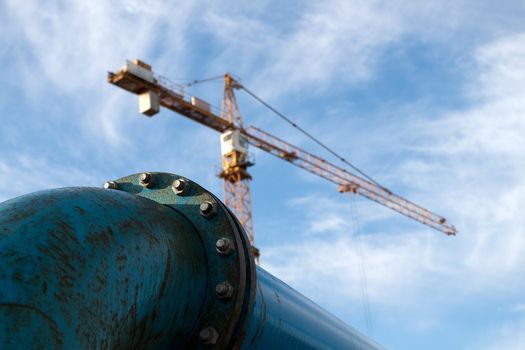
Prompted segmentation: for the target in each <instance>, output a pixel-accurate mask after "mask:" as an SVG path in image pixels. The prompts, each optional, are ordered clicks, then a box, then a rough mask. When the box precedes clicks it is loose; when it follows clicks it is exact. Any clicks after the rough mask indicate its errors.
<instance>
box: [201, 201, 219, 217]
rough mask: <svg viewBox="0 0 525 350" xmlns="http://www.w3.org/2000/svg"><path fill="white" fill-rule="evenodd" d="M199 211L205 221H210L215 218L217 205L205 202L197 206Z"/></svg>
mask: <svg viewBox="0 0 525 350" xmlns="http://www.w3.org/2000/svg"><path fill="white" fill-rule="evenodd" d="M199 210H200V212H201V215H202V216H204V217H205V218H207V219H211V218H212V217H214V216H215V214H217V204H215V203H212V202H210V201H205V202H202V203H201V205H200V206H199Z"/></svg>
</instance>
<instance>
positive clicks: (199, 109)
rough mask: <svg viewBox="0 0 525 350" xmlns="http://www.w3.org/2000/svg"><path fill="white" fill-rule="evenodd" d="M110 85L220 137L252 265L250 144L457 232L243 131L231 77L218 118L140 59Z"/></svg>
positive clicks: (321, 163) (146, 107)
mask: <svg viewBox="0 0 525 350" xmlns="http://www.w3.org/2000/svg"><path fill="white" fill-rule="evenodd" d="M108 82H109V83H111V84H114V85H116V86H118V87H120V88H122V89H124V90H127V91H129V92H131V93H134V94H136V95H138V96H139V108H140V112H141V113H143V114H144V115H146V116H149V117H151V116H153V115H155V114H157V113H158V112H159V110H160V106H163V107H165V108H167V109H169V110H171V111H173V112H176V113H178V114H181V115H183V116H185V117H187V118H189V119H191V120H194V121H196V122H198V123H200V124H202V125H205V126H207V127H209V128H211V129H213V130H216V131H218V132H220V133H221V136H220V137H221V154H222V171H221V172H220V174H219V177H220V178H222V179H223V180H224V181H223V182H224V201H225V204H226V205H227V206H228V207H229V208H230V209H231V210H232V211H233V212H234V213H235V215H236V216H237V218H238V219H239V221H240V223H241V224H242V225H243V227H244V229H245V230H246V233H247V235H248V237H249V240H250V243H251V245H252V249H253V253H254V256H255V258H256V260H258V257H259V250H258V249H257V248H256V247H255V240H254V231H253V220H252V211H251V200H250V180H251V179H252V177H251V176H250V174H249V172H248V168H249V167H250V166H252V165H253V162H252V161H251V160H250V157H249V155H248V145H252V146H255V147H257V148H259V149H261V150H263V151H266V152H268V153H270V154H272V155H274V156H276V157H278V158H280V159H283V160H285V161H287V162H289V163H291V164H293V165H295V166H298V167H300V168H302V169H304V170H306V171H309V172H311V173H313V174H315V175H317V176H320V177H322V178H324V179H326V180H328V181H330V182H332V183H334V184H335V185H337V186H338V190H339V192H341V193H354V194H359V195H362V196H364V197H366V198H368V199H370V200H372V201H374V202H377V203H379V204H381V205H383V206H385V207H387V208H390V209H392V210H394V211H396V212H398V213H400V214H403V215H405V216H407V217H409V218H411V219H413V220H416V221H418V222H420V223H422V224H425V225H427V226H429V227H432V228H433V229H436V230H438V231H440V232H443V233H445V234H447V235H455V234H456V233H457V230H456V228H455V227H454V226H453V225H451V224H450V223H448V222H447V220H446V219H445V218H444V217H442V216H440V215H437V214H435V213H433V212H431V211H429V210H427V209H425V208H423V207H421V206H419V205H417V204H415V203H413V202H411V201H409V200H407V199H405V198H403V197H401V196H398V195H396V194H394V193H392V192H391V191H390V190H388V189H387V188H385V187H383V186H381V185H379V184H378V183H376V182H374V181H370V179H366V178H364V177H361V176H358V175H356V174H354V173H352V172H350V171H348V170H346V169H344V168H342V167H340V166H337V165H334V164H332V163H330V162H328V161H327V160H325V159H323V158H321V157H319V156H316V155H314V154H312V153H309V152H307V151H305V150H302V149H301V148H299V147H297V146H294V145H291V144H290V143H288V142H286V141H284V140H282V139H280V138H278V137H276V136H274V135H271V134H270V133H268V132H266V131H264V130H261V129H259V128H257V127H254V126H248V127H245V126H244V125H243V120H242V117H241V114H240V112H239V107H238V105H237V99H236V97H235V93H234V90H239V89H244V90H246V91H247V92H248V93H249V94H251V95H252V96H254V95H253V93H251V92H250V91H249V90H247V89H245V88H244V86H243V85H242V84H241V83H240V82H239V81H237V80H236V79H234V78H233V77H232V75H231V74H225V75H224V95H223V100H222V106H221V111H220V114H217V113H216V112H214V111H212V108H211V105H210V104H209V103H207V102H206V101H204V100H201V99H199V98H197V97H195V96H191V98H189V99H188V98H187V97H186V96H185V94H184V90H183V86H181V85H177V84H173V83H171V82H170V81H169V80H167V79H165V78H163V77H161V76H157V75H155V74H154V73H153V70H152V67H151V66H150V65H148V64H146V63H144V62H142V61H140V60H133V61H127V62H126V65H125V66H124V67H122V68H121V69H120V70H118V71H117V72H116V73H113V72H109V73H108ZM192 84H193V83H192ZM254 97H256V96H254Z"/></svg>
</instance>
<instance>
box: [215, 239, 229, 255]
mask: <svg viewBox="0 0 525 350" xmlns="http://www.w3.org/2000/svg"><path fill="white" fill-rule="evenodd" d="M215 247H216V248H217V252H218V253H219V254H221V255H230V254H231V253H232V252H233V242H232V241H231V240H230V239H229V238H219V239H218V240H217V242H215Z"/></svg>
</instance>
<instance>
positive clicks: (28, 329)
mask: <svg viewBox="0 0 525 350" xmlns="http://www.w3.org/2000/svg"><path fill="white" fill-rule="evenodd" d="M201 245H202V244H201V242H199V239H198V235H197V234H196V233H195V230H194V228H193V227H192V225H191V224H190V223H189V222H188V221H187V220H185V219H184V217H182V216H181V215H180V214H179V213H177V212H176V211H175V210H173V209H170V208H167V207H164V206H161V205H159V204H157V203H155V202H153V201H150V200H148V199H144V198H141V197H138V196H134V195H131V194H128V193H125V192H119V191H107V190H103V189H95V188H66V189H57V190H51V191H44V192H37V193H33V194H29V195H26V196H22V197H18V198H15V199H12V200H9V201H7V202H4V203H1V204H0V348H2V349H166V348H180V347H182V346H183V344H184V342H185V341H186V339H188V336H189V334H190V333H191V332H193V331H194V329H193V328H194V326H195V324H196V321H197V319H198V317H199V315H200V307H201V304H202V300H203V298H204V293H205V288H206V280H205V276H206V274H205V261H206V257H205V256H204V254H203V250H202V247H201Z"/></svg>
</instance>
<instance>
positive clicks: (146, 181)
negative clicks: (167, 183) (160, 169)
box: [139, 173, 154, 188]
mask: <svg viewBox="0 0 525 350" xmlns="http://www.w3.org/2000/svg"><path fill="white" fill-rule="evenodd" d="M153 180H154V178H153V175H152V174H151V173H142V174H140V177H139V181H140V184H141V185H142V186H144V187H146V188H150V187H151V186H152V185H153Z"/></svg>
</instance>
